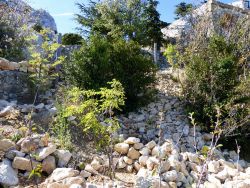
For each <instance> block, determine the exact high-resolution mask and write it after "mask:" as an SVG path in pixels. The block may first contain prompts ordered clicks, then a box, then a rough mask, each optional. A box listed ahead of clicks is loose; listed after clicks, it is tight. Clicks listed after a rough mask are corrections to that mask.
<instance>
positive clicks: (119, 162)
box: [117, 157, 127, 169]
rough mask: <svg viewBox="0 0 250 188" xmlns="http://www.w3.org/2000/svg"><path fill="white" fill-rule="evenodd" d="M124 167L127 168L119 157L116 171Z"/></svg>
mask: <svg viewBox="0 0 250 188" xmlns="http://www.w3.org/2000/svg"><path fill="white" fill-rule="evenodd" d="M126 166H127V164H126V163H125V161H124V160H123V157H121V158H120V159H119V160H118V163H117V168H118V169H121V168H125V167H126Z"/></svg>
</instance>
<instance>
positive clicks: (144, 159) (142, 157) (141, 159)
mask: <svg viewBox="0 0 250 188" xmlns="http://www.w3.org/2000/svg"><path fill="white" fill-rule="evenodd" d="M147 160H148V156H144V155H143V156H140V158H139V163H140V165H142V166H145V165H146V162H147Z"/></svg>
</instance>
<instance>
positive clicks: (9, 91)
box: [0, 58, 33, 103]
mask: <svg viewBox="0 0 250 188" xmlns="http://www.w3.org/2000/svg"><path fill="white" fill-rule="evenodd" d="M29 71H30V68H28V64H27V62H20V63H16V62H10V61H8V60H6V59H3V58H0V99H4V100H8V101H18V102H20V103H31V102H32V98H33V95H32V89H31V87H30V82H29V79H28V78H29V73H28V72H29Z"/></svg>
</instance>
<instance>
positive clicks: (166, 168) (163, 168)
mask: <svg viewBox="0 0 250 188" xmlns="http://www.w3.org/2000/svg"><path fill="white" fill-rule="evenodd" d="M169 169H170V163H169V162H168V161H162V162H161V170H160V171H161V173H165V172H167V171H169Z"/></svg>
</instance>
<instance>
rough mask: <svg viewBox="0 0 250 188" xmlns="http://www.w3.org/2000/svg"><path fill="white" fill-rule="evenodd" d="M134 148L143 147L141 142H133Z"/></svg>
mask: <svg viewBox="0 0 250 188" xmlns="http://www.w3.org/2000/svg"><path fill="white" fill-rule="evenodd" d="M133 147H134V148H135V149H137V150H140V149H141V148H143V147H144V145H143V143H135V144H134V146H133Z"/></svg>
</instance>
